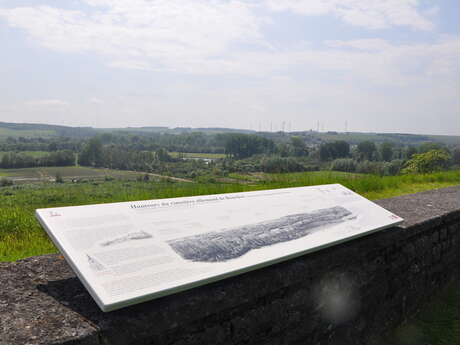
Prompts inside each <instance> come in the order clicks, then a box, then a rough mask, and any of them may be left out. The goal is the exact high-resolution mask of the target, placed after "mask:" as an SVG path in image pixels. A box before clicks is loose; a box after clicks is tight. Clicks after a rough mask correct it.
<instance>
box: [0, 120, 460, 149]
mask: <svg viewBox="0 0 460 345" xmlns="http://www.w3.org/2000/svg"><path fill="white" fill-rule="evenodd" d="M111 132H124V133H131V134H137V135H149V133H168V134H182V133H194V132H201V133H205V134H218V133H246V134H260V135H262V136H265V137H268V138H272V139H274V140H277V139H278V140H289V136H290V135H296V136H302V137H304V138H305V139H306V141H309V142H311V143H319V142H327V141H335V140H345V141H347V142H349V143H351V144H358V143H360V142H362V141H366V140H370V141H373V142H376V143H381V142H385V141H389V142H392V143H395V144H402V145H419V144H422V143H424V142H437V143H442V144H445V145H448V146H460V136H449V135H423V134H406V133H360V132H348V133H341V132H315V131H299V132H290V133H284V132H256V131H252V130H247V129H236V128H218V127H214V128H191V127H176V128H168V127H161V126H148V127H126V128H93V127H70V126H59V125H48V124H34V123H9V122H0V140H5V139H6V138H8V137H13V138H19V137H24V138H39V137H43V138H50V137H69V138H89V137H92V136H94V135H96V134H100V133H111Z"/></svg>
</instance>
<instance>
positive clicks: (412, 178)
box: [0, 167, 460, 261]
mask: <svg viewBox="0 0 460 345" xmlns="http://www.w3.org/2000/svg"><path fill="white" fill-rule="evenodd" d="M53 169H59V170H60V171H61V169H62V168H47V170H46V171H47V174H48V175H51V176H52V173H53V172H54V170H53ZM75 169H77V170H75ZM82 169H89V170H82ZM21 170H22V169H21ZM95 170H97V171H100V173H101V176H104V173H107V170H105V169H90V168H80V167H71V168H67V169H65V170H64V171H65V172H66V174H68V175H72V174H74V173H75V172H78V173H80V174H81V173H83V172H84V171H86V172H87V173H88V174H93V173H94V171H95ZM109 172H113V171H109ZM17 173H19V172H17ZM21 173H22V171H21ZM61 173H62V172H61ZM119 173H120V174H132V172H119ZM63 176H64V175H63ZM238 181H239V182H238ZM328 183H341V184H343V185H345V186H347V187H349V188H351V189H352V190H354V191H356V192H358V193H360V194H362V195H363V196H365V197H367V198H369V199H380V198H385V197H391V196H395V195H400V194H407V193H414V192H419V191H423V190H428V189H433V188H441V187H447V186H450V185H458V184H460V171H449V172H443V173H436V174H428V175H407V176H394V177H392V176H390V177H378V176H372V175H358V174H347V173H338V172H309V173H294V174H257V175H234V176H233V178H232V182H231V183H198V182H196V183H185V182H172V180H170V179H166V180H165V179H157V180H156V181H149V182H141V181H136V180H135V179H134V180H133V179H131V180H114V181H105V179H102V180H100V181H98V182H95V181H90V182H80V183H64V184H58V183H51V182H48V183H39V184H22V185H15V186H12V187H3V188H0V205H1V207H0V261H12V260H17V259H20V258H24V257H28V256H33V255H40V254H45V253H53V252H56V249H55V248H54V246H53V245H52V244H51V242H50V241H49V240H48V238H47V236H46V234H45V232H44V231H43V230H42V229H41V227H40V225H39V224H38V222H37V221H36V220H35V217H34V211H35V209H37V208H46V207H58V206H70V205H83V204H96V203H109V202H121V201H131V200H145V199H156V198H167V197H178V196H190V195H204V194H216V193H230V192H240V191H249V190H261V189H272V188H283V187H296V186H308V185H318V184H328Z"/></svg>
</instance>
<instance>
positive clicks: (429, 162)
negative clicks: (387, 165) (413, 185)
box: [403, 150, 452, 174]
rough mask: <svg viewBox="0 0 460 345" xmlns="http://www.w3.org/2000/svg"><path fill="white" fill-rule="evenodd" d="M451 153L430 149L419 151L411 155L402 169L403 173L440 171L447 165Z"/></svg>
mask: <svg viewBox="0 0 460 345" xmlns="http://www.w3.org/2000/svg"><path fill="white" fill-rule="evenodd" d="M451 158H452V157H451V155H450V154H449V153H448V152H446V151H445V150H431V151H428V152H425V153H419V154H415V155H413V156H412V159H411V160H409V161H408V162H407V163H406V165H405V167H404V169H403V173H406V174H411V173H419V174H420V173H421V174H426V173H432V172H435V171H441V170H444V169H446V168H447V167H448V166H449V163H450V161H451Z"/></svg>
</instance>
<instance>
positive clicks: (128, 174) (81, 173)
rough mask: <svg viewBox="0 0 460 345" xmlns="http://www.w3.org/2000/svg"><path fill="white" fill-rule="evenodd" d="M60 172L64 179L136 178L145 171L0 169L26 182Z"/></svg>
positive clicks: (7, 175)
mask: <svg viewBox="0 0 460 345" xmlns="http://www.w3.org/2000/svg"><path fill="white" fill-rule="evenodd" d="M58 173H59V174H60V175H61V177H62V178H63V179H64V180H71V179H77V180H85V179H86V180H87V179H104V178H105V177H107V176H108V177H112V178H117V179H135V178H137V177H138V176H143V175H144V173H141V172H134V171H123V170H111V169H97V168H88V167H76V166H73V167H43V168H23V169H0V176H4V177H7V178H8V179H11V180H13V181H15V182H17V181H22V180H24V181H25V182H32V181H34V180H41V181H49V180H50V179H52V178H54V177H55V176H56V174H58Z"/></svg>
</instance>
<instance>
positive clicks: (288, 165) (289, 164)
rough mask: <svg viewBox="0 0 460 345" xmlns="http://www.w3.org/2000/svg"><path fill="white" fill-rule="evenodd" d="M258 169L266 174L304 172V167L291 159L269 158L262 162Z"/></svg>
mask: <svg viewBox="0 0 460 345" xmlns="http://www.w3.org/2000/svg"><path fill="white" fill-rule="evenodd" d="M260 168H261V170H262V171H263V172H267V173H284V172H298V171H305V167H304V166H303V165H302V164H301V163H299V162H298V161H297V159H295V158H293V157H288V158H284V157H269V158H266V159H263V160H262V162H261V164H260Z"/></svg>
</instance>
